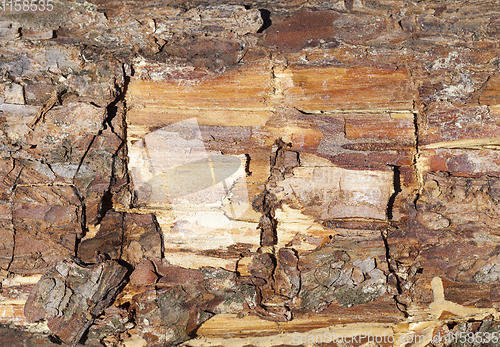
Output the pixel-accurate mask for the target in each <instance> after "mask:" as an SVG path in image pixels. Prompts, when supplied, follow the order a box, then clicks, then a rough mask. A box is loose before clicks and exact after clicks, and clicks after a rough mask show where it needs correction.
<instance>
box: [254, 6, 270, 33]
mask: <svg viewBox="0 0 500 347" xmlns="http://www.w3.org/2000/svg"><path fill="white" fill-rule="evenodd" d="M259 12H260V16H261V18H262V26H261V27H260V28H259V30H257V33H258V34H260V33H263V32H264V30H266V29H268V28H269V27H270V26H271V24H272V23H273V21H272V20H271V12H270V11H269V10H266V9H264V8H262V9H259Z"/></svg>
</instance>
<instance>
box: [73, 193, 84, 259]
mask: <svg viewBox="0 0 500 347" xmlns="http://www.w3.org/2000/svg"><path fill="white" fill-rule="evenodd" d="M71 189H73V192H74V193H75V195H76V197H77V198H78V200H79V201H80V206H81V211H80V214H81V221H80V227H81V230H82V233H81V235H78V234H77V235H76V238H75V255H74V257H75V258H76V259H78V247H79V246H80V242H81V240H82V239H83V238H84V237H85V235H86V234H87V231H88V228H87V209H86V206H85V198H84V197H83V196H81V195H80V193H79V192H78V189H77V188H76V187H75V186H73V185H71Z"/></svg>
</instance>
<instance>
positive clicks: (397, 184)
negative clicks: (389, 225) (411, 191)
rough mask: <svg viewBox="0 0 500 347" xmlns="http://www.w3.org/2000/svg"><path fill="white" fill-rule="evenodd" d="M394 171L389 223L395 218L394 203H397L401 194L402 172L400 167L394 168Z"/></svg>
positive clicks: (388, 207) (388, 208)
mask: <svg viewBox="0 0 500 347" xmlns="http://www.w3.org/2000/svg"><path fill="white" fill-rule="evenodd" d="M392 171H393V176H392V182H393V186H394V187H393V190H394V193H392V195H391V197H390V198H389V201H388V203H387V211H386V214H387V219H388V220H389V221H391V220H392V217H393V208H394V202H395V201H396V196H397V195H398V194H399V193H401V172H400V171H399V166H393V167H392Z"/></svg>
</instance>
